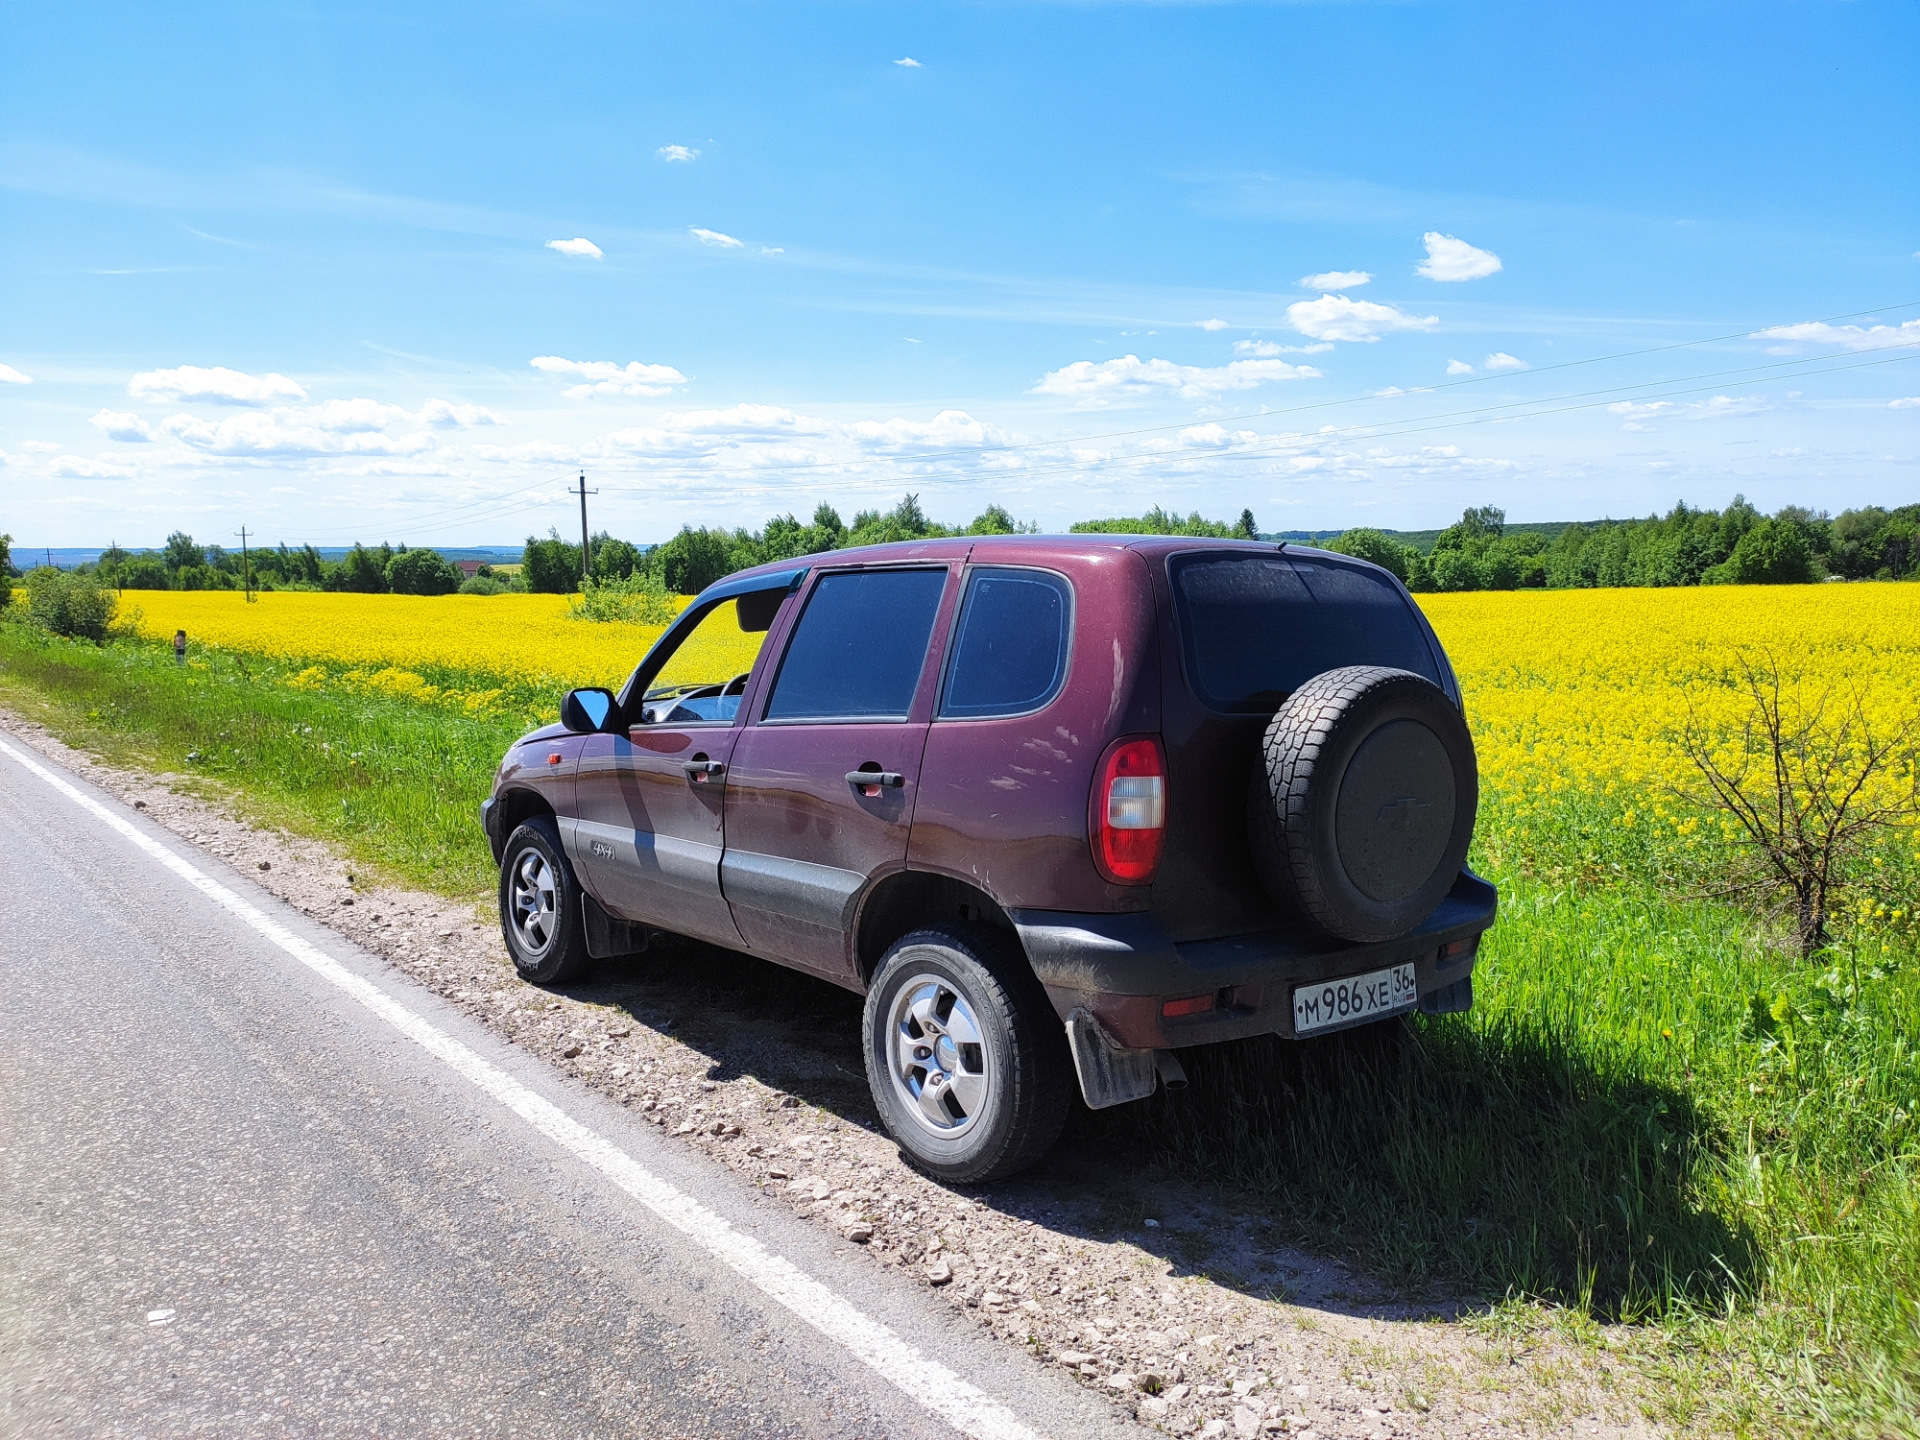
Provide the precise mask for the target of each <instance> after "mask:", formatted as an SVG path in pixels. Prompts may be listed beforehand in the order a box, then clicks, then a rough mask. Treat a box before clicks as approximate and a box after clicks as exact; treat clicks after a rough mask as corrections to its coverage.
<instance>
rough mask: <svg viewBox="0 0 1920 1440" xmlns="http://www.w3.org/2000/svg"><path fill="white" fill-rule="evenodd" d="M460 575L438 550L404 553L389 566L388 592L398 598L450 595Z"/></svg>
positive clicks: (457, 583) (457, 584)
mask: <svg viewBox="0 0 1920 1440" xmlns="http://www.w3.org/2000/svg"><path fill="white" fill-rule="evenodd" d="M460 579H461V576H460V571H459V569H458V567H456V566H455V565H454V564H453V563H452V562H451V561H448V560H446V559H444V558H443V557H442V556H441V554H440V552H439V551H437V550H402V551H401V552H400V553H399V554H398V555H395V556H394V557H393V559H391V560H390V561H388V562H387V589H389V590H391V591H392V592H393V593H394V594H395V595H451V594H452V593H453V592H454V591H455V590H458V589H459V588H460Z"/></svg>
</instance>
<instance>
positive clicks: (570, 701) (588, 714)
mask: <svg viewBox="0 0 1920 1440" xmlns="http://www.w3.org/2000/svg"><path fill="white" fill-rule="evenodd" d="M612 713H613V692H612V691H611V690H600V689H591V690H569V691H568V692H567V698H566V699H564V700H562V701H561V702H560V723H561V724H562V725H564V726H566V727H567V729H569V730H571V731H573V732H574V734H576V735H593V734H596V733H598V731H599V730H600V728H601V727H602V726H604V725H605V724H606V723H607V716H609V715H611V714H612Z"/></svg>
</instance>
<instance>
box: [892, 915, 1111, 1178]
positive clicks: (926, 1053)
mask: <svg viewBox="0 0 1920 1440" xmlns="http://www.w3.org/2000/svg"><path fill="white" fill-rule="evenodd" d="M861 1041H862V1048H863V1050H864V1052H865V1055H866V1063H867V1082H868V1084H869V1085H870V1086H871V1087H872V1089H873V1103H874V1105H875V1106H876V1107H878V1109H879V1111H880V1118H881V1119H882V1121H884V1122H885V1124H886V1127H887V1131H888V1133H889V1134H891V1135H892V1136H893V1138H894V1139H895V1140H896V1141H897V1142H898V1143H899V1145H900V1150H901V1153H902V1155H903V1156H904V1157H905V1159H906V1160H907V1162H908V1163H909V1164H911V1165H913V1166H914V1168H916V1169H918V1170H921V1171H924V1172H925V1173H926V1174H928V1175H930V1176H932V1177H933V1178H934V1179H936V1180H940V1181H943V1182H945V1183H948V1184H955V1185H966V1184H982V1183H985V1182H987V1181H991V1180H1000V1179H1004V1178H1005V1177H1007V1176H1009V1175H1014V1174H1017V1173H1019V1172H1020V1171H1022V1170H1025V1169H1027V1168H1028V1167H1030V1166H1032V1165H1034V1164H1036V1163H1038V1162H1039V1161H1040V1160H1041V1159H1042V1158H1044V1157H1045V1155H1046V1154H1047V1152H1048V1151H1049V1150H1051V1149H1052V1148H1053V1144H1054V1142H1055V1141H1056V1140H1058V1139H1059V1138H1060V1130H1061V1127H1062V1126H1063V1125H1065V1124H1066V1119H1067V1110H1068V1107H1069V1106H1070V1104H1071V1103H1072V1098H1073V1094H1074V1091H1073V1088H1072V1087H1073V1083H1074V1082H1073V1068H1072V1061H1071V1059H1070V1057H1069V1056H1068V1054H1067V1041H1066V1032H1065V1031H1064V1029H1063V1028H1062V1027H1061V1024H1060V1021H1059V1019H1058V1017H1057V1016H1055V1014H1054V1013H1053V1006H1052V1005H1051V1004H1050V1003H1048V1000H1047V996H1046V992H1045V991H1044V990H1042V989H1041V988H1040V982H1039V981H1037V980H1035V979H1034V977H1033V972H1032V971H1031V970H1030V969H1028V968H1027V963H1026V957H1025V956H1023V955H1021V954H1020V953H1019V950H1018V948H1017V947H1016V946H1015V945H1014V944H1013V943H1011V942H1010V941H1009V940H1007V939H1006V938H1005V937H1004V936H1002V935H1001V934H1000V933H999V932H998V931H995V930H992V929H989V928H987V927H985V926H970V925H956V926H940V927H938V928H931V929H926V930H918V931H915V932H914V933H913V934H911V935H908V936H906V937H904V938H903V939H901V940H898V941H896V942H895V943H894V945H893V947H892V948H891V949H890V950H888V951H887V953H886V956H885V958H884V959H882V960H881V962H880V968H879V970H878V971H877V972H876V973H875V975H874V977H873V983H872V985H870V986H869V987H868V989H867V1004H866V1018H865V1021H864V1023H863V1024H862V1026H861ZM916 1052H918V1053H916ZM916 1061H918V1062H921V1063H918V1064H916V1063H915V1062H916Z"/></svg>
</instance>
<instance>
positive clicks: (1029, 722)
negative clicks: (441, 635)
mask: <svg viewBox="0 0 1920 1440" xmlns="http://www.w3.org/2000/svg"><path fill="white" fill-rule="evenodd" d="M560 715H561V718H560V723H558V724H557V725H549V726H546V727H545V728H543V729H540V730H536V731H534V732H533V733H532V734H530V735H528V736H526V737H525V738H524V739H522V740H520V741H519V742H517V743H516V744H515V745H514V746H513V747H512V749H511V750H510V751H509V752H508V753H507V756H506V759H505V761H504V762H503V763H502V765H501V767H500V771H499V774H498V776H497V778H496V779H495V782H494V787H493V793H492V796H491V798H489V799H488V800H487V801H486V802H485V803H484V805H483V807H482V816H483V820H484V822H485V825H486V831H487V837H488V840H489V842H490V843H491V845H492V848H493V853H494V855H495V857H496V858H497V859H498V861H499V862H500V923H501V928H502V930H503V932H504V933H505V936H506V943H507V947H508V950H509V951H510V952H511V954H512V956H513V960H514V964H515V965H516V966H517V967H518V969H519V972H520V974H521V975H522V976H524V977H525V978H526V979H528V980H530V981H532V982H534V983H536V984H561V983H565V982H568V981H573V980H578V979H580V978H582V977H583V976H585V975H586V974H587V972H588V971H589V969H590V968H591V966H592V965H593V963H594V961H595V960H597V959H600V958H604V957H608V956H613V955H622V954H628V953H632V952H634V951H638V950H642V949H644V948H645V946H646V943H647V939H648V936H649V934H650V933H651V932H653V931H656V930H657V931H666V932H670V933H673V934H677V935H683V936H691V937H694V938H697V939H699V940H704V941H709V942H711V943H713V944H715V945H721V946H725V947H728V948H729V949H733V950H740V951H745V952H746V953H748V954H751V955H756V956H760V957H763V958H764V959H767V960H771V961H774V962H775V963H777V964H781V965H787V966H792V967H794V968H796V969H800V970H804V971H807V972H809V973H811V974H814V975H817V976H820V977H822V978H824V979H826V980H829V981H832V982H833V983H834V984H837V985H842V986H845V987H847V988H848V989H850V990H853V991H856V992H859V993H862V994H864V995H865V997H866V1009H865V1024H864V1027H863V1050H864V1053H865V1057H866V1068H867V1075H868V1079H869V1082H870V1084H871V1085H872V1088H873V1098H874V1103H875V1104H876V1105H877V1106H878V1108H879V1112H880V1115H881V1117H882V1119H883V1120H884V1122H885V1124H886V1126H887V1128H888V1130H889V1132H890V1133H891V1134H892V1136H893V1137H894V1139H895V1140H896V1141H897V1142H898V1143H899V1145H900V1147H901V1149H902V1150H903V1151H904V1152H905V1154H906V1156H907V1157H908V1158H909V1159H910V1161H911V1162H912V1163H913V1164H915V1165H917V1166H919V1167H920V1168H921V1169H923V1170H924V1171H926V1172H927V1173H929V1174H931V1175H933V1176H935V1177H937V1178H940V1179H943V1180H947V1181H952V1182H969V1181H985V1180H990V1179H995V1178H998V1177H1001V1176H1005V1175H1009V1174H1012V1173H1013V1172H1015V1171H1017V1170H1020V1169H1022V1168H1023V1167H1026V1166H1029V1165H1031V1164H1033V1163H1034V1162H1035V1161H1037V1160H1039V1159H1040V1158H1041V1157H1042V1156H1043V1155H1044V1154H1045V1153H1046V1152H1047V1150H1048V1149H1049V1148H1050V1147H1051V1146H1052V1144H1053V1143H1054V1141H1055V1140H1056V1139H1057V1138H1058V1136H1059V1133H1060V1130H1061V1126H1062V1124H1063V1123H1064V1121H1065V1119H1066V1116H1067V1113H1068V1109H1069V1107H1070V1105H1071V1104H1072V1101H1073V1095H1074V1090H1075V1087H1076V1085H1077V1089H1078V1093H1079V1096H1080V1098H1081V1099H1083V1100H1084V1101H1085V1102H1086V1104H1088V1105H1089V1106H1093V1107H1096V1108H1098V1107H1102V1106H1108V1105H1116V1104H1120V1103H1122V1102H1125V1101H1129V1100H1137V1099H1141V1098H1143V1097H1145V1096H1147V1095H1149V1094H1151V1093H1152V1092H1153V1090H1154V1088H1155V1086H1156V1084H1164V1085H1168V1086H1178V1085H1180V1084H1183V1083H1184V1079H1185V1077H1184V1075H1183V1073H1182V1070H1181V1067H1180V1063H1179V1061H1178V1059H1177V1058H1176V1056H1175V1052H1176V1051H1177V1050H1179V1049H1182V1048H1185V1047H1188V1046H1193V1045H1202V1044H1209V1043H1213V1042H1217V1041H1222V1040H1231V1039H1238V1038H1241V1037H1244V1036H1250V1035H1258V1034H1268V1033H1272V1034H1278V1035H1282V1036H1287V1037H1291V1038H1299V1039H1304V1038H1306V1037H1309V1036H1317V1035H1324V1034H1327V1033H1329V1032H1331V1031H1335V1030H1341V1029H1344V1028H1347V1027H1349V1026H1354V1025H1360V1024H1366V1023H1368V1022H1373V1021H1379V1020H1385V1019H1389V1018H1391V1017H1396V1016H1400V1015H1403V1014H1405V1013H1407V1012H1409V1011H1411V1010H1414V1009H1416V1008H1417V1009H1420V1010H1423V1011H1425V1012H1427V1013H1429V1014H1444V1013H1449V1012H1454V1011H1461V1010H1465V1009H1467V1008H1468V1007H1469V1006H1470V1005H1471V1004H1472V1002H1473V978H1472V977H1473V968H1474V961H1475V954H1476V951H1477V948H1478V945H1479V940H1480V936H1481V934H1482V932H1483V931H1485V930H1486V929H1487V927H1488V926H1490V925H1491V924H1492V923H1493V920H1494V912H1495V905H1496V896H1495V892H1494V889H1493V887H1492V886H1491V885H1489V884H1488V883H1487V882H1486V881H1484V880H1482V879H1481V878H1480V877H1478V876H1477V875H1475V874H1474V873H1473V872H1472V871H1470V870H1468V869H1467V868H1465V861H1466V855H1467V847H1468V843H1469V841H1470V840H1471V839H1472V836H1473V825H1474V814H1475V809H1476V806H1477V803H1478V784H1479V781H1478V771H1477V768H1476V765H1475V760H1474V752H1473V743H1472V741H1471V739H1470V738H1469V736H1468V732H1467V726H1466V722H1465V719H1464V716H1463V714H1462V710H1461V702H1460V692H1459V686H1458V684H1457V682H1456V681H1455V679H1454V675H1453V671H1452V668H1451V667H1450V666H1449V665H1448V663H1447V658H1446V655H1445V653H1444V652H1443V651H1442V650H1441V648H1440V642H1439V640H1438V639H1437V638H1436V637H1435V635H1434V633H1433V630H1432V629H1431V627H1430V626H1428V624H1427V622H1426V620H1425V618H1424V617H1423V616H1422V615H1421V613H1420V610H1419V609H1418V607H1416V606H1415V605H1414V603H1413V601H1412V599H1411V597H1409V596H1408V594H1407V593H1406V591H1405V590H1404V589H1402V588H1401V586H1400V584H1399V583H1398V582H1397V581H1396V580H1395V579H1394V578H1393V577H1392V576H1391V575H1390V574H1388V573H1387V572H1386V571H1384V570H1381V569H1379V568H1377V567H1375V566H1372V565H1369V564H1366V563H1365V562H1363V561H1359V560H1354V559H1350V558H1348V557H1346V556H1342V555H1334V554H1329V553H1325V552H1321V551H1316V550H1311V549H1303V548H1299V547H1296V546H1291V545H1279V546H1276V545H1272V544H1264V543H1254V542H1250V541H1249V542H1231V541H1212V540H1206V541H1201V540H1193V539H1184V538H1172V537H1143V536H1109V535H1097V536H1096V535H1086V536H1080V535H1075V536H1055V537H1037V536H1033V537H1029V536H1004V537H983V538H979V539H956V540H936V541H927V542H914V543H904V544H895V545H881V546H874V547H871V548H867V549H858V550H845V551H837V552H833V553H831V554H825V555H813V556H806V557H803V558H801V559H798V560H792V561H783V562H778V563H774V564H770V565H763V566H760V567H758V568H756V569H752V570H745V571H742V572H740V573H738V574H736V575H732V576H729V577H727V578H726V579H724V580H722V581H720V582H719V583H717V584H715V585H713V586H712V587H710V588H709V589H708V590H706V591H705V592H704V593H703V594H701V595H699V596H698V597H696V598H695V599H694V600H693V602H692V603H691V604H689V605H688V607H687V608H686V610H685V611H684V612H683V613H682V614H681V616H680V617H679V619H678V620H677V621H676V622H675V623H674V624H673V625H672V626H671V627H670V628H669V629H668V630H667V631H666V632H665V633H664V634H663V635H662V636H661V637H660V639H659V640H658V642H657V643H655V645H654V646H653V648H652V649H651V650H649V651H648V652H647V655H646V658H645V659H643V660H642V661H641V662H640V664H639V667H638V668H637V669H636V670H635V671H634V672H633V675H632V677H631V678H630V679H628V681H627V683H626V685H625V687H624V688H623V689H622V690H621V691H620V693H619V694H618V695H615V694H613V693H611V692H610V691H607V690H600V689H581V690H574V691H571V692H570V693H569V694H568V695H567V696H566V698H565V700H564V702H563V703H562V707H561V712H560Z"/></svg>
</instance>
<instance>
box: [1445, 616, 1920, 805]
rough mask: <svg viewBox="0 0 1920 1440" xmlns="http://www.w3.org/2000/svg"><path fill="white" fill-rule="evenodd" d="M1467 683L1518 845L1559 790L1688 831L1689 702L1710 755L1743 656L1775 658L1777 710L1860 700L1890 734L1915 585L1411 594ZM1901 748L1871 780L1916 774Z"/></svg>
mask: <svg viewBox="0 0 1920 1440" xmlns="http://www.w3.org/2000/svg"><path fill="white" fill-rule="evenodd" d="M1419 598H1420V604H1421V606H1422V608H1423V609H1424V610H1425V611H1426V612H1427V615H1428V617H1429V618H1430V619H1431V620H1432V622H1433V626H1434V629H1435V630H1436V631H1437V632H1438V633H1439V635H1440V639H1441V642H1442V643H1443V644H1444V645H1445V646H1446V648H1447V653H1448V655H1449V656H1450V657H1451V658H1452V660H1453V663H1454V667H1455V669H1456V670H1457V671H1458V673H1459V676H1460V684H1461V688H1462V690H1463V691H1464V692H1465V695H1466V701H1467V713H1468V718H1469V720H1470V721H1471V722H1472V726H1473V732H1474V739H1475V745H1476V747H1477V749H1478V752H1479V758H1480V769H1481V777H1482V787H1483V793H1484V794H1485V796H1486V799H1487V801H1488V803H1489V805H1490V807H1491V809H1492V810H1493V812H1494V813H1495V814H1497V816H1498V820H1499V828H1500V830H1501V831H1502V832H1503V833H1504V835H1505V837H1506V838H1507V839H1508V840H1509V841H1512V842H1523V841H1524V839H1525V837H1526V836H1528V834H1529V833H1530V832H1532V831H1533V830H1534V826H1535V823H1536V822H1537V824H1538V825H1540V826H1542V827H1557V825H1558V820H1557V818H1556V817H1558V816H1560V815H1561V814H1562V813H1563V810H1564V803H1563V802H1564V801H1565V800H1566V799H1567V798H1570V796H1569V792H1571V795H1574V796H1578V797H1581V798H1582V799H1584V800H1588V801H1598V802H1601V805H1602V807H1603V808H1604V809H1605V810H1606V811H1607V812H1608V813H1609V814H1610V816H1611V820H1610V823H1611V824H1612V825H1615V826H1617V827H1620V828H1623V829H1635V828H1639V829H1642V830H1645V829H1647V828H1648V827H1657V828H1658V829H1660V830H1662V831H1664V832H1665V833H1666V834H1667V835H1668V837H1669V838H1673V837H1675V836H1684V835H1686V834H1690V833H1691V831H1692V829H1693V828H1694V827H1695V826H1696V825H1697V824H1698V823H1699V820H1698V815H1697V812H1694V811H1691V810H1690V808H1689V807H1687V806H1685V805H1680V804H1676V803H1675V800H1674V793H1673V792H1674V790H1675V788H1676V787H1688V786H1692V785H1694V783H1695V780H1696V776H1695V775H1694V772H1693V771H1692V768H1691V766H1690V765H1689V763H1688V762H1687V760H1686V758H1685V755H1684V754H1683V752H1682V751H1681V750H1680V748H1679V747H1678V746H1677V745H1676V744H1675V736H1676V734H1677V733H1678V732H1679V731H1681V730H1682V729H1684V728H1685V727H1686V725H1687V724H1688V721H1689V716H1690V715H1691V716H1693V717H1695V718H1696V721H1697V722H1703V723H1705V724H1706V725H1708V726H1712V727H1716V728H1717V732H1718V734H1719V737H1720V740H1721V746H1720V748H1721V752H1722V754H1730V753H1731V750H1732V748H1733V747H1734V746H1735V745H1736V744H1737V743H1738V728H1739V725H1740V724H1741V722H1742V721H1743V720H1744V719H1745V717H1746V716H1747V714H1748V713H1749V711H1750V709H1751V700H1750V697H1749V695H1748V692H1747V691H1746V689H1745V688H1744V683H1743V680H1742V674H1741V666H1742V663H1743V662H1745V663H1747V664H1751V665H1755V666H1761V667H1769V668H1777V670H1778V673H1779V674H1780V676H1781V678H1782V680H1783V681H1785V682H1786V695H1787V698H1788V704H1789V708H1790V709H1791V707H1792V706H1794V705H1797V704H1803V703H1804V704H1813V703H1816V702H1818V701H1819V700H1820V698H1821V697H1822V696H1826V697H1828V707H1829V713H1830V714H1833V713H1836V712H1837V711H1838V710H1839V709H1840V708H1843V707H1844V705H1845V704H1846V703H1848V702H1849V701H1850V699H1851V697H1853V696H1855V695H1858V696H1859V698H1860V699H1861V701H1862V703H1863V705H1864V707H1865V711H1866V714H1867V717H1868V719H1869V722H1870V724H1871V726H1872V729H1873V730H1874V731H1875V732H1876V733H1877V734H1878V735H1879V736H1881V737H1883V738H1885V737H1889V736H1892V735H1893V734H1894V733H1895V732H1897V731H1898V729H1899V728H1900V727H1901V726H1902V725H1903V724H1905V723H1907V722H1909V721H1911V720H1912V719H1914V717H1915V716H1916V714H1917V713H1920V688H1917V687H1916V686H1915V683H1914V682H1915V677H1916V676H1917V675H1920V585H1887V584H1856V585H1801V586H1704V587H1701V588H1699V589H1674V590H1552V591H1518V592H1514V591H1508V592H1498V593H1481V594H1464V595H1423V596H1421V597H1419ZM1912 763H1913V762H1912V757H1911V755H1909V756H1908V758H1907V760H1906V761H1905V765H1904V767H1903V768H1901V769H1899V770H1896V771H1894V772H1891V773H1889V774H1888V775H1887V776H1886V777H1885V779H1884V782H1883V785H1882V793H1883V794H1884V793H1885V791H1886V789H1887V788H1889V787H1895V786H1908V785H1911V783H1912V771H1911V766H1912Z"/></svg>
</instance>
